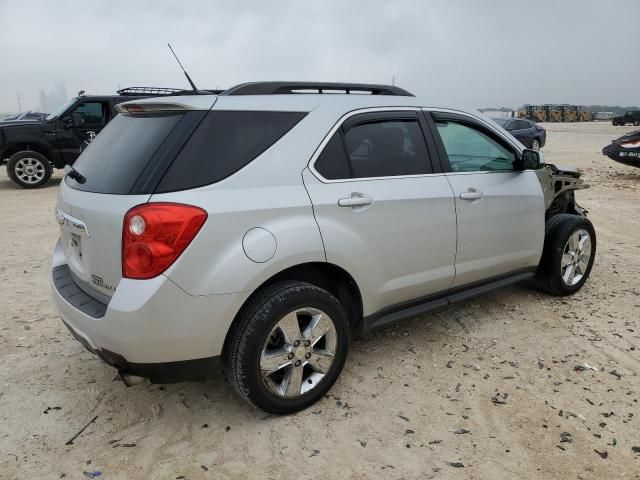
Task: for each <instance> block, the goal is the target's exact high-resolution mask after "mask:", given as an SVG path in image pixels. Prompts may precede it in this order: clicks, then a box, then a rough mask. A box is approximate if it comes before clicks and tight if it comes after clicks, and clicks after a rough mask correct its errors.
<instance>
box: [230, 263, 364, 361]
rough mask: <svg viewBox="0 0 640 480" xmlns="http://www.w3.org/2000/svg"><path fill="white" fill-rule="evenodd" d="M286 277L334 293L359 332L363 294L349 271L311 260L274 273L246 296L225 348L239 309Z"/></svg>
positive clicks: (354, 329)
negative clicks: (260, 292)
mask: <svg viewBox="0 0 640 480" xmlns="http://www.w3.org/2000/svg"><path fill="white" fill-rule="evenodd" d="M285 280H289V281H292V280H293V281H298V282H306V283H310V284H312V285H315V286H317V287H320V288H323V289H324V290H327V291H328V292H329V293H331V294H332V295H333V296H335V297H336V298H337V299H338V300H339V301H340V303H341V304H342V306H343V307H344V308H345V310H346V312H347V316H348V318H349V325H350V327H351V331H352V332H356V331H358V328H359V327H360V326H361V324H362V296H361V294H360V289H359V288H358V285H357V283H356V281H355V280H354V279H353V277H352V276H351V275H350V274H349V273H347V271H346V270H344V269H342V268H340V267H338V266H337V265H333V264H331V263H324V262H311V263H303V264H300V265H296V266H293V267H289V268H287V269H286V270H283V271H281V272H280V273H277V274H275V275H274V276H272V277H271V278H269V279H268V280H267V281H265V282H264V283H263V284H262V285H260V286H259V287H258V288H256V289H255V291H254V292H253V293H252V294H251V295H250V296H249V298H247V299H246V300H245V302H244V304H243V306H242V307H241V308H240V310H239V311H238V314H236V318H235V319H234V320H233V322H232V323H231V325H230V326H229V330H228V333H227V338H226V339H225V347H224V349H225V350H226V345H227V342H228V340H229V332H232V331H233V329H234V326H235V323H236V321H237V319H238V317H239V316H240V312H242V310H243V309H244V306H245V305H248V304H249V302H250V301H251V300H252V298H253V297H254V295H256V294H257V293H258V292H259V291H261V290H262V289H263V288H265V287H266V286H268V285H272V284H274V283H276V282H282V281H285Z"/></svg>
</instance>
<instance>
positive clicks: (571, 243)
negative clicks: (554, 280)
mask: <svg viewBox="0 0 640 480" xmlns="http://www.w3.org/2000/svg"><path fill="white" fill-rule="evenodd" d="M590 259H591V236H590V235H589V232H587V231H586V230H584V229H580V230H576V231H575V232H573V233H572V234H571V236H570V237H569V240H567V243H566V245H565V246H564V250H563V252H562V262H561V265H560V271H561V274H562V281H563V282H564V283H565V285H568V286H570V287H572V286H574V285H577V284H578V283H579V282H580V280H582V278H583V277H584V275H585V274H586V272H587V268H588V267H589V260H590Z"/></svg>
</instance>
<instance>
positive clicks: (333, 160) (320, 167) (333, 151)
mask: <svg viewBox="0 0 640 480" xmlns="http://www.w3.org/2000/svg"><path fill="white" fill-rule="evenodd" d="M348 162H349V160H348V159H347V154H346V153H345V151H344V145H343V144H342V136H341V135H340V131H337V132H336V133H334V134H333V137H331V140H329V143H327V145H326V146H325V147H324V150H323V151H322V153H321V154H320V156H319V157H318V160H316V163H315V165H314V168H315V169H316V171H317V172H318V173H320V175H322V176H323V177H324V178H326V179H327V180H339V179H341V178H350V177H351V172H350V171H349V163H348Z"/></svg>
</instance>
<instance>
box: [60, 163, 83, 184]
mask: <svg viewBox="0 0 640 480" xmlns="http://www.w3.org/2000/svg"><path fill="white" fill-rule="evenodd" d="M64 171H65V173H66V174H67V175H68V176H69V178H72V179H73V180H75V181H76V182H78V183H84V182H86V181H87V179H86V178H85V176H84V175H82V174H81V173H80V172H79V171H78V170H76V169H75V168H73V167H72V166H71V165H65V167H64Z"/></svg>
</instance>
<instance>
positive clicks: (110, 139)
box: [65, 113, 185, 194]
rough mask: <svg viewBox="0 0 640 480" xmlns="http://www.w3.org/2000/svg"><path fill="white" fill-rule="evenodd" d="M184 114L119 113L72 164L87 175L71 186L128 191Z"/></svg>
mask: <svg viewBox="0 0 640 480" xmlns="http://www.w3.org/2000/svg"><path fill="white" fill-rule="evenodd" d="M184 116H185V115H184V114H183V113H172V114H163V115H140V116H133V115H126V114H120V115H117V116H116V117H115V118H114V119H113V120H112V121H111V122H109V124H108V125H107V126H106V127H105V128H104V129H103V130H102V131H101V132H100V134H99V135H98V136H97V137H96V138H95V139H94V140H93V142H91V143H90V144H89V146H88V147H87V148H86V150H85V151H83V152H82V155H80V157H79V158H78V160H76V162H75V163H74V164H73V167H74V168H75V169H76V170H78V172H80V173H81V174H82V175H83V176H84V177H85V178H86V181H85V183H78V182H76V181H75V180H73V179H71V178H69V176H67V177H66V179H65V181H66V182H67V183H68V184H69V186H71V187H73V188H75V189H77V190H84V191H87V192H95V193H112V194H128V193H132V189H133V186H134V184H135V183H136V181H137V180H138V177H139V176H140V174H141V173H142V172H143V170H144V169H145V167H146V166H147V164H148V163H149V161H150V160H151V158H152V157H153V155H154V154H155V153H156V151H157V150H158V149H159V148H160V146H161V145H162V143H163V141H164V140H165V139H166V138H167V137H168V136H169V134H170V133H171V131H172V130H173V129H174V128H175V127H176V125H177V124H178V123H179V122H180V121H181V120H182V119H183V117H184Z"/></svg>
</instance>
